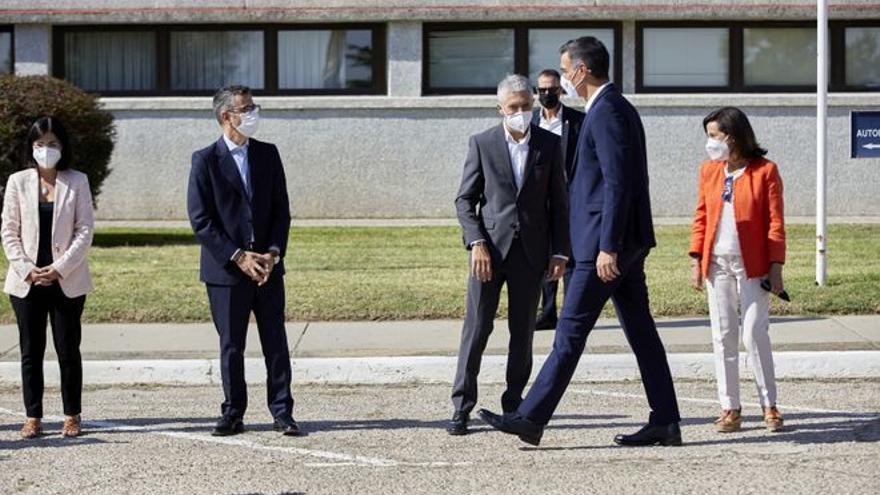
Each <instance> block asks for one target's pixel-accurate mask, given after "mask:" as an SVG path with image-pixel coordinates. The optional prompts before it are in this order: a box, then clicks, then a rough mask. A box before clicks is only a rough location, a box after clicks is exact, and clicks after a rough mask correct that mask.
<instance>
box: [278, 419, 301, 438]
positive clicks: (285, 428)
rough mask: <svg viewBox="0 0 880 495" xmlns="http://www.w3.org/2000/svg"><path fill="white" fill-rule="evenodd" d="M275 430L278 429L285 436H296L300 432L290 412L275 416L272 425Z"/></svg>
mask: <svg viewBox="0 0 880 495" xmlns="http://www.w3.org/2000/svg"><path fill="white" fill-rule="evenodd" d="M272 428H273V429H274V430H275V431H280V432H281V433H282V434H283V435H284V436H286V437H298V436H299V435H300V434H301V432H300V430H299V426H297V424H296V421H294V420H293V416H291V415H290V414H282V415H280V416H277V417H276V418H275V424H274V425H273V426H272Z"/></svg>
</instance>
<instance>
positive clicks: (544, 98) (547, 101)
mask: <svg viewBox="0 0 880 495" xmlns="http://www.w3.org/2000/svg"><path fill="white" fill-rule="evenodd" d="M538 101H540V102H541V106H542V107H544V108H556V105H559V95H558V94H556V93H551V92H549V91H548V92H546V93H543V94H540V95H538Z"/></svg>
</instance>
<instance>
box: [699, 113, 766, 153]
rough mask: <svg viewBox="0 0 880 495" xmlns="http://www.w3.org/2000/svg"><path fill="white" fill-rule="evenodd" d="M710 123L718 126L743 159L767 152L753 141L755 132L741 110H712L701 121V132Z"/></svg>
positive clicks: (756, 141)
mask: <svg viewBox="0 0 880 495" xmlns="http://www.w3.org/2000/svg"><path fill="white" fill-rule="evenodd" d="M710 122H715V123H717V124H718V129H719V130H721V132H723V133H724V134H726V135H727V136H728V137H730V138H732V139H733V148H734V150H735V151H736V153H737V154H738V155H740V156H742V157H743V158H749V159H751V158H760V157H762V156H764V155H766V154H767V150H766V149H764V148H762V147H761V145H759V144H758V140H757V139H755V131H753V130H752V125H751V124H750V123H749V118H748V117H746V114H745V113H743V111H742V110H740V109H739V108H736V107H723V108H719V109H718V110H714V111H713V112H712V113H710V114H709V115H707V116H706V118H705V119H703V131H706V127H707V126H708V125H709V123H710Z"/></svg>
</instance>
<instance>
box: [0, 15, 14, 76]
mask: <svg viewBox="0 0 880 495" xmlns="http://www.w3.org/2000/svg"><path fill="white" fill-rule="evenodd" d="M13 60H14V54H13V45H12V26H0V74H12V73H13V72H14V71H15V64H14V62H13Z"/></svg>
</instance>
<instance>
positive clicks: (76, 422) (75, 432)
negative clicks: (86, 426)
mask: <svg viewBox="0 0 880 495" xmlns="http://www.w3.org/2000/svg"><path fill="white" fill-rule="evenodd" d="M80 435H82V419H80V417H79V414H77V415H76V416H65V417H64V425H63V426H62V427H61V436H62V437H65V438H75V437H78V436H80Z"/></svg>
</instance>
